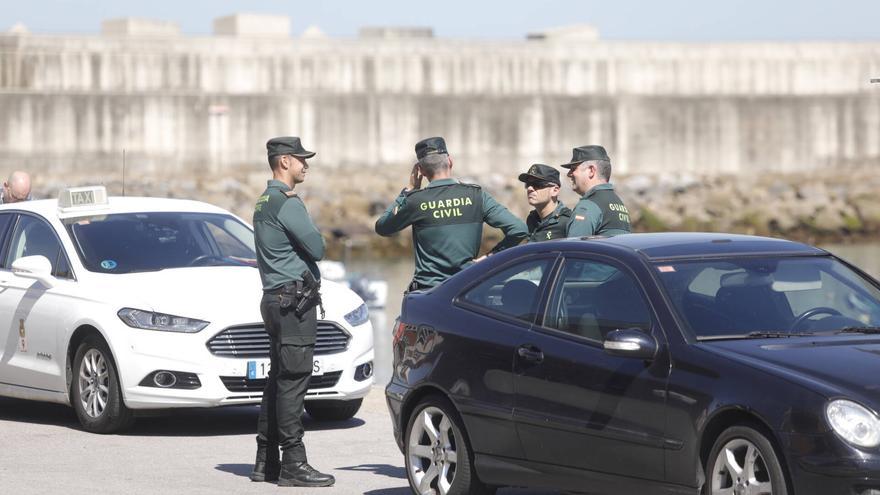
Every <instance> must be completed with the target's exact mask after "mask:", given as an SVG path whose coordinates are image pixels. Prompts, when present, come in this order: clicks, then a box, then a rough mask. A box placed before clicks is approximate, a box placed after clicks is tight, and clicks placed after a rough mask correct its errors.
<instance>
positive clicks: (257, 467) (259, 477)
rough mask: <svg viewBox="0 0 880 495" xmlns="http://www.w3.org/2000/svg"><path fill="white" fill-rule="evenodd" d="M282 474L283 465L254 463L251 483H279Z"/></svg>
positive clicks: (277, 463) (276, 462)
mask: <svg viewBox="0 0 880 495" xmlns="http://www.w3.org/2000/svg"><path fill="white" fill-rule="evenodd" d="M280 473H281V463H279V462H278V461H275V462H261V461H257V462H255V463H254V470H253V471H251V475H250V479H251V481H278V475H279V474H280Z"/></svg>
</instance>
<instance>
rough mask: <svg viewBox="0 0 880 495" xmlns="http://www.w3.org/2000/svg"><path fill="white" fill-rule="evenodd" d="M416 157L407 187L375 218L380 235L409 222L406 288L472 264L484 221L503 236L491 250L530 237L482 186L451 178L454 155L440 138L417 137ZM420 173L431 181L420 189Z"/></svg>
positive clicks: (426, 283) (438, 280) (430, 283)
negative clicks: (410, 264) (410, 265)
mask: <svg viewBox="0 0 880 495" xmlns="http://www.w3.org/2000/svg"><path fill="white" fill-rule="evenodd" d="M416 157H417V158H418V160H419V161H418V163H416V164H415V165H414V166H413V169H412V173H411V174H410V181H409V186H408V187H406V188H405V189H404V190H403V191H401V192H400V196H398V197H397V199H395V200H394V202H393V203H391V206H389V207H388V209H387V210H386V211H385V213H384V214H383V215H382V216H381V217H379V219H378V220H377V221H376V233H377V234H379V235H382V236H389V235H391V234H394V233H395V232H399V231H401V230H403V229H405V228H406V227H408V226H410V225H412V236H413V247H414V249H415V265H416V266H415V276H414V277H413V281H412V283H411V284H410V286H409V290H419V289H427V288H431V287H434V286H435V285H437V284H439V283H441V282H443V281H444V280H446V279H447V278H449V277H451V276H452V275H455V274H456V273H458V272H459V271H460V270H461V269H462V268H464V267H465V265H467V264H468V263H470V262H472V261H473V260H474V258H476V257H477V255H478V254H479V251H480V241H481V239H482V234H483V223H484V222H485V223H487V224H489V225H491V226H492V227H495V228H499V229H501V230H502V231H503V232H504V236H505V237H504V239H502V240H501V242H499V243H498V244H497V245H496V246H495V247H494V248H493V249H492V250H491V251H490V252H489V254H492V253H496V252H498V251H501V250H502V249H506V248H509V247H511V246H515V245H517V244H519V243H520V242H521V241H522V240H523V239H525V238H526V237H527V236H528V233H527V231H526V226H525V224H524V223H523V222H522V220H520V219H518V218H516V217H515V216H514V215H513V214H512V213H510V212H509V211H508V210H507V208H505V207H504V206H501V205H500V204H499V203H498V202H496V201H495V199H493V198H492V196H490V195H489V194H488V193H487V192H486V191H483V190H482V188H480V186H478V185H476V184H465V183H463V182H460V181H458V180H456V179H453V178H452V157H450V156H449V154H448V152H447V151H446V142H445V141H444V140H443V138H442V137H432V138H428V139H424V140H422V141H419V142H418V143H417V144H416ZM422 176H424V177H426V178H427V179H428V182H429V184H428V185H427V186H426V187H425V188H424V189H421V182H422Z"/></svg>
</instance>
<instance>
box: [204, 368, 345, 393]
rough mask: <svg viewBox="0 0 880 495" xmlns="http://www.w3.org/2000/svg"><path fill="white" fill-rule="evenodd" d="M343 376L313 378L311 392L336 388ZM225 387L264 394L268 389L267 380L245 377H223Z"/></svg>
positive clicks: (333, 375)
mask: <svg viewBox="0 0 880 495" xmlns="http://www.w3.org/2000/svg"><path fill="white" fill-rule="evenodd" d="M340 376H342V372H341V371H333V372H330V373H324V374H323V375H321V376H313V377H311V378H310V379H309V390H317V389H321V388H331V387H335V386H336V383H338V382H339V377H340ZM220 379H221V380H223V385H226V389H227V390H229V391H230V392H262V391H263V389H264V388H266V379H265V378H260V379H257V380H248V379H247V378H246V377H243V376H221V377H220Z"/></svg>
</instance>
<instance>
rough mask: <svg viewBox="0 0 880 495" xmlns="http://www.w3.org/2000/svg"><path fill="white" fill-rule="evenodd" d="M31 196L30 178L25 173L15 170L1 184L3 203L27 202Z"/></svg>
mask: <svg viewBox="0 0 880 495" xmlns="http://www.w3.org/2000/svg"><path fill="white" fill-rule="evenodd" d="M30 196H31V176H30V175H28V173H27V172H22V171H21V170H16V171H15V172H12V174H10V175H9V179H8V180H7V181H6V182H4V183H3V202H4V203H17V202H19V201H27V200H28V199H30Z"/></svg>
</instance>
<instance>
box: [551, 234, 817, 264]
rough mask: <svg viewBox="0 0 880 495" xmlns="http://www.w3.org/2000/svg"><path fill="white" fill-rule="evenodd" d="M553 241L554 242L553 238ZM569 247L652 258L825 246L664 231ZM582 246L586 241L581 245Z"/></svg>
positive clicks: (803, 251) (797, 251)
mask: <svg viewBox="0 0 880 495" xmlns="http://www.w3.org/2000/svg"><path fill="white" fill-rule="evenodd" d="M551 242H552V241H551ZM561 242H564V243H566V244H568V246H567V248H574V249H577V247H576V246H577V245H578V243H585V242H589V243H594V244H595V245H596V247H599V246H600V245H602V246H607V247H609V248H617V249H620V250H624V251H630V252H636V253H639V254H641V255H642V256H644V257H646V258H648V259H650V260H662V259H682V258H702V257H723V256H748V255H813V256H815V255H824V254H827V252H826V251H823V250H822V249H819V248H816V247H813V246H809V245H807V244H802V243H800V242H794V241H788V240H785V239H775V238H772V237H760V236H751V235H740V234H725V233H708V232H663V233H650V234H626V235H618V236H614V237H590V238H582V239H566V240H564V241H561ZM581 245H582V244H581Z"/></svg>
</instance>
